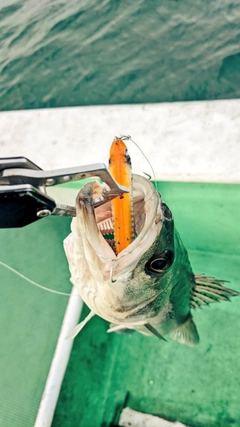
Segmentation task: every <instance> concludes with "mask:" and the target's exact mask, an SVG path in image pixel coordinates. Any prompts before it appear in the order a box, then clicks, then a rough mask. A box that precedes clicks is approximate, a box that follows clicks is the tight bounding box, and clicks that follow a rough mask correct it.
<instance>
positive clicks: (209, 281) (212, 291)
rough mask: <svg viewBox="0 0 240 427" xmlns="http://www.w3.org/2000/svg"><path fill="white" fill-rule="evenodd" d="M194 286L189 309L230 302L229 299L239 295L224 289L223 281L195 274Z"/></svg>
mask: <svg viewBox="0 0 240 427" xmlns="http://www.w3.org/2000/svg"><path fill="white" fill-rule="evenodd" d="M194 277H195V286H194V287H193V289H192V295H191V307H192V308H197V307H201V306H202V305H209V303H211V302H220V301H221V300H223V301H230V297H233V296H237V295H239V293H238V292H237V291H233V290H232V289H229V288H226V287H225V286H224V285H223V283H225V281H224V280H217V279H214V278H213V277H208V276H203V275H202V274H196V275H195V276H194Z"/></svg>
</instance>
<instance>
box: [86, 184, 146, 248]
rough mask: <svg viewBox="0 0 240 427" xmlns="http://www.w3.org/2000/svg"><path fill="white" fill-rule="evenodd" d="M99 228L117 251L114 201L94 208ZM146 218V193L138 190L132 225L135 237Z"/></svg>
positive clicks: (135, 193) (134, 197)
mask: <svg viewBox="0 0 240 427" xmlns="http://www.w3.org/2000/svg"><path fill="white" fill-rule="evenodd" d="M94 211H95V218H96V223H97V226H98V229H99V231H100V233H101V235H102V236H103V237H104V239H105V240H106V241H107V242H108V244H109V245H110V247H111V248H112V249H113V251H114V252H115V253H116V240H115V236H114V225H113V222H114V219H113V215H112V203H111V202H107V203H105V204H104V205H102V206H99V207H97V208H96V209H94ZM145 220H146V213H145V198H144V194H141V193H139V192H137V191H135V192H134V195H133V215H132V227H133V235H134V239H135V238H136V237H137V236H139V234H140V233H141V231H142V229H143V227H144V224H145Z"/></svg>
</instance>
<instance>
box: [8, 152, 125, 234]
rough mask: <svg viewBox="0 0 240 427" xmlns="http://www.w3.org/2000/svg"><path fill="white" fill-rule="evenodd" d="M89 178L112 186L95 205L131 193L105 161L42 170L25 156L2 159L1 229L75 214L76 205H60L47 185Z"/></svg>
mask: <svg viewBox="0 0 240 427" xmlns="http://www.w3.org/2000/svg"><path fill="white" fill-rule="evenodd" d="M90 177H98V178H100V179H101V180H102V181H103V182H105V183H106V184H107V185H108V187H109V191H106V192H104V193H103V197H102V198H101V199H99V200H98V201H96V204H95V206H100V205H102V204H104V203H106V202H107V201H110V200H112V199H113V198H115V197H117V196H120V195H121V194H123V193H128V192H129V189H128V188H126V187H123V186H121V185H119V184H118V183H117V182H116V181H115V180H114V179H113V177H112V176H111V174H110V172H109V171H108V169H107V167H106V165H105V164H104V163H95V164H91V165H86V166H76V167H72V168H63V169H57V170H52V171H43V170H42V169H41V168H40V167H38V166H37V165H36V164H35V163H33V162H31V161H30V160H29V159H27V158H26V157H11V158H2V159H1V158H0V228H14V227H24V226H25V225H28V224H31V223H32V222H35V221H37V220H39V219H41V218H44V217H46V216H49V215H58V216H75V215H76V211H75V207H73V206H68V205H62V204H61V205H60V204H57V203H56V202H55V200H53V199H52V198H51V197H49V196H48V195H47V193H46V188H47V187H50V186H53V185H59V184H63V183H66V182H71V181H79V180H81V179H85V178H90Z"/></svg>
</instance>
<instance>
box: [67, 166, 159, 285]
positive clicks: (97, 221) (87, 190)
mask: <svg viewBox="0 0 240 427" xmlns="http://www.w3.org/2000/svg"><path fill="white" fill-rule="evenodd" d="M103 188H104V187H103V186H102V185H100V184H99V183H98V182H96V181H94V182H91V183H88V184H86V185H85V186H84V187H83V188H82V189H81V190H80V192H79V193H78V196H77V202H76V213H77V216H76V218H75V219H74V220H73V222H72V226H71V227H72V231H73V232H74V233H76V234H78V236H80V240H81V245H82V246H84V252H85V254H87V262H88V265H89V268H90V266H91V271H92V274H93V275H94V276H95V275H96V274H97V273H96V271H98V272H101V273H99V274H100V275H101V277H102V278H103V280H104V281H105V280H108V279H110V280H111V281H112V277H113V276H114V279H116V280H118V279H119V278H120V277H123V275H124V274H131V273H132V272H133V270H134V269H135V267H136V265H137V264H138V262H139V260H140V258H141V257H142V256H143V255H144V253H145V252H146V251H147V250H148V249H149V247H150V246H151V245H152V244H153V242H154V241H155V240H156V238H157V237H158V236H159V234H160V232H161V228H162V218H163V212H162V209H161V198H160V195H159V193H157V191H156V190H155V188H154V187H153V185H152V183H151V182H150V181H148V180H147V179H146V178H144V177H142V176H140V175H134V174H133V176H132V193H133V215H134V234H135V238H134V240H133V241H132V242H131V243H130V244H129V245H128V246H127V247H126V248H125V249H123V250H122V251H121V252H119V253H118V254H117V255H116V253H115V252H114V250H113V248H112V247H111V243H112V240H114V239H113V220H112V209H111V203H105V204H104V205H102V206H99V207H96V208H94V199H95V200H96V199H98V198H99V196H101V193H102V191H103Z"/></svg>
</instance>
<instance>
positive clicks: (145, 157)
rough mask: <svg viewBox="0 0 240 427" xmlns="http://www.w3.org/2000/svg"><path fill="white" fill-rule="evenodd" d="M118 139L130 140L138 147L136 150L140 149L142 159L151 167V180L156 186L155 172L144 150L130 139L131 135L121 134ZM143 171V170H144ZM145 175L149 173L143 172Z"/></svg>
mask: <svg viewBox="0 0 240 427" xmlns="http://www.w3.org/2000/svg"><path fill="white" fill-rule="evenodd" d="M119 139H122V140H123V141H124V140H126V141H131V142H132V143H133V144H134V145H135V146H136V147H137V148H138V150H139V151H140V153H141V154H142V156H143V157H144V159H145V160H146V161H147V162H148V165H149V167H150V169H151V171H152V176H153V181H154V184H155V185H154V186H155V187H156V181H157V180H156V175H155V172H154V169H153V167H152V164H151V162H150V161H149V160H148V158H147V156H146V154H145V153H144V151H143V150H142V149H141V147H140V145H138V144H137V142H135V141H134V140H133V139H132V137H131V135H121V136H120V138H119ZM144 173H145V172H144ZM145 175H147V176H149V177H150V175H149V174H147V173H145ZM150 179H151V177H150Z"/></svg>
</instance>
